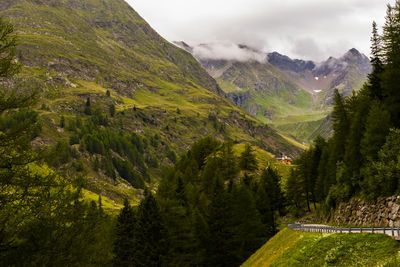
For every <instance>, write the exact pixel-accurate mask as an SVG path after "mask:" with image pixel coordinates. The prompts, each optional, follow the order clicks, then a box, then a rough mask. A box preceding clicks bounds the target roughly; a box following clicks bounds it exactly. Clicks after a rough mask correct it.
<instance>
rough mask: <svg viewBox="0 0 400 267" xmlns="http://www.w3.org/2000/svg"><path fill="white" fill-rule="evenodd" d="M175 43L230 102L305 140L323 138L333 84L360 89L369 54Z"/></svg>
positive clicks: (345, 92) (346, 89) (346, 91)
mask: <svg viewBox="0 0 400 267" xmlns="http://www.w3.org/2000/svg"><path fill="white" fill-rule="evenodd" d="M175 44H176V45H177V46H179V47H182V48H183V49H185V50H186V51H188V52H190V53H192V54H193V55H195V57H196V58H197V59H198V60H199V62H200V63H201V64H202V66H203V67H204V68H206V70H207V71H208V73H209V74H210V75H211V76H213V77H214V78H216V80H217V82H218V84H219V85H220V87H221V88H222V89H223V91H224V92H225V93H226V94H227V95H228V97H229V98H230V99H231V100H232V101H233V102H234V103H235V104H236V105H238V106H240V107H242V108H244V109H245V110H247V111H248V112H249V113H251V114H253V115H254V116H256V117H257V118H258V119H259V120H261V121H264V122H269V123H272V124H273V125H275V127H276V128H279V130H280V131H281V132H283V133H285V134H287V135H291V136H292V137H294V138H295V139H296V140H297V141H299V142H305V143H310V141H311V140H312V138H313V137H315V136H316V135H317V134H322V135H323V137H325V138H327V137H329V134H330V132H331V129H329V127H330V123H324V122H325V120H324V118H327V114H328V113H329V112H330V106H331V104H332V97H333V92H334V89H335V88H337V89H339V91H340V93H341V94H343V95H349V94H351V92H352V91H353V90H358V89H359V88H361V86H362V84H363V83H364V81H365V80H366V77H367V74H368V73H369V72H370V71H371V65H370V62H369V59H368V58H367V57H366V56H365V55H363V54H361V53H360V52H359V51H357V50H356V49H354V48H353V49H350V50H349V51H348V52H347V53H345V54H344V55H343V56H342V57H340V58H333V57H330V58H329V59H327V60H326V61H323V62H320V63H315V62H312V61H305V60H301V59H291V58H289V57H288V56H285V55H281V54H279V53H277V52H273V53H269V54H266V53H264V52H262V51H258V50H256V49H252V48H250V47H247V46H246V45H237V46H235V45H231V46H229V45H223V44H213V43H211V44H200V45H197V46H194V47H191V46H189V45H188V44H186V43H184V42H175ZM221 49H226V51H236V57H237V58H235V59H227V58H226V57H227V55H226V54H224V53H223V54H222V55H219V54H218V53H221V52H220V51H221ZM222 51H223V50H222ZM227 54H229V53H227ZM231 57H235V56H234V55H232V54H231ZM321 123H324V124H323V125H321Z"/></svg>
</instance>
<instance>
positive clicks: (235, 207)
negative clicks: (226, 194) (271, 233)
mask: <svg viewBox="0 0 400 267" xmlns="http://www.w3.org/2000/svg"><path fill="white" fill-rule="evenodd" d="M231 205H232V216H231V218H230V219H231V222H230V224H231V225H232V228H231V231H230V232H231V233H232V236H231V237H230V238H231V239H232V241H231V245H230V247H231V250H230V251H227V252H228V253H230V254H231V255H232V259H230V260H231V262H232V264H231V266H239V265H240V264H241V263H242V262H244V261H245V260H246V259H247V258H248V257H250V255H251V254H253V252H254V251H256V250H257V249H258V248H259V247H260V246H262V244H264V243H265V241H266V236H267V232H266V230H267V228H266V227H265V226H264V224H263V223H262V222H261V217H260V214H259V212H258V210H257V208H256V203H255V200H254V197H253V195H252V194H251V192H250V190H249V189H248V187H247V186H243V185H237V186H234V188H233V190H232V203H231Z"/></svg>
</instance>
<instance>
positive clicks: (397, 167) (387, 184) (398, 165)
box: [364, 129, 400, 199]
mask: <svg viewBox="0 0 400 267" xmlns="http://www.w3.org/2000/svg"><path fill="white" fill-rule="evenodd" d="M399 155H400V130H398V129H396V130H392V131H390V133H389V135H388V136H387V138H386V143H385V144H384V145H383V147H382V149H381V150H380V151H379V153H378V159H377V160H376V161H373V162H371V163H370V164H369V165H368V166H367V167H366V169H365V176H366V180H365V183H364V188H365V193H366V196H367V197H368V198H369V199H374V198H377V197H378V196H392V195H394V194H398V193H399V188H400V184H399V182H400V161H399V159H400V158H399Z"/></svg>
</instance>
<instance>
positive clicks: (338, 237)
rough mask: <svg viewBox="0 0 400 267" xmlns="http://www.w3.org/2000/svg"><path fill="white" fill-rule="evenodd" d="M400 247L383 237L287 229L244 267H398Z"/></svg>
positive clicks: (252, 257) (395, 242)
mask: <svg viewBox="0 0 400 267" xmlns="http://www.w3.org/2000/svg"><path fill="white" fill-rule="evenodd" d="M399 249H400V245H399V243H398V242H397V241H395V240H394V239H392V238H390V237H389V236H386V235H382V234H334V233H309V232H301V231H294V230H290V229H288V228H285V229H283V230H282V231H280V232H279V233H278V234H276V235H275V236H274V237H273V238H271V239H270V240H269V241H268V242H267V243H266V244H265V245H264V246H262V247H261V248H260V249H259V250H258V251H257V252H256V253H254V254H253V255H252V256H251V257H250V258H249V259H248V260H247V261H246V262H245V263H243V265H242V267H257V266H260V267H261V266H262V267H266V266H316V267H320V266H371V267H372V266H398V265H393V264H396V262H398V261H397V260H398V254H399Z"/></svg>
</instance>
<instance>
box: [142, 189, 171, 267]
mask: <svg viewBox="0 0 400 267" xmlns="http://www.w3.org/2000/svg"><path fill="white" fill-rule="evenodd" d="M145 195H146V196H145V198H144V199H143V200H142V201H141V202H140V205H139V207H138V211H137V230H136V231H135V233H134V235H135V241H136V243H137V244H136V248H137V249H136V250H135V254H134V266H143V267H145V266H146V267H147V266H164V265H165V264H166V254H167V249H168V240H167V235H166V229H165V226H164V223H163V218H162V217H161V214H160V210H159V206H158V204H157V201H156V199H155V198H154V196H153V195H152V194H151V192H149V191H147V190H146V192H145Z"/></svg>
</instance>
